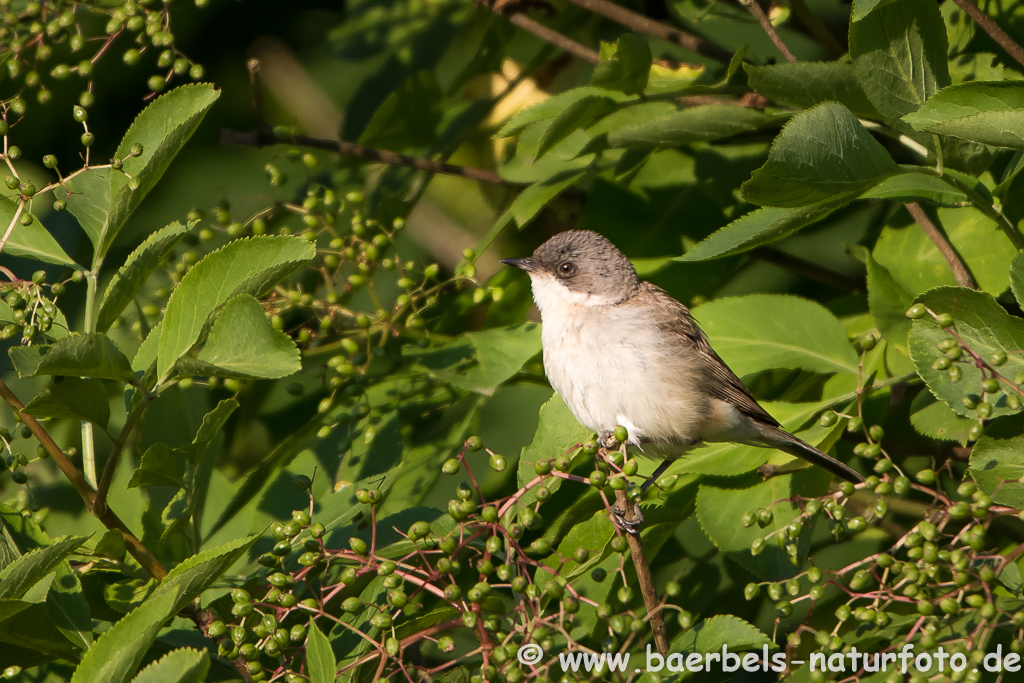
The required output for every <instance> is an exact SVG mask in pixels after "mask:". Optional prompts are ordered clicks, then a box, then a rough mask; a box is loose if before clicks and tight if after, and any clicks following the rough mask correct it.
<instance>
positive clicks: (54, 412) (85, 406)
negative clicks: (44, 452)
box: [24, 377, 110, 429]
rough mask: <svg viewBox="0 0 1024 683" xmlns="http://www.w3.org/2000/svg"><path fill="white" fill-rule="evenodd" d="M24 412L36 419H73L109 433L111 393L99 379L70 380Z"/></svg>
mask: <svg viewBox="0 0 1024 683" xmlns="http://www.w3.org/2000/svg"><path fill="white" fill-rule="evenodd" d="M24 412H26V413H28V414H29V415H34V416H35V417H52V418H72V419H75V420H85V421H87V422H92V423H93V424H97V425H99V426H100V427H103V428H104V429H106V427H107V422H108V421H109V420H110V404H109V401H108V400H107V390H106V388H105V387H104V386H103V382H101V381H100V380H98V379H79V378H77V377H69V378H67V379H65V380H64V381H62V382H55V383H54V384H51V385H50V386H48V387H46V388H45V389H43V390H42V391H41V392H40V393H39V395H38V396H36V397H35V398H34V399H32V400H31V401H29V402H28V404H27V405H26V406H25V410H24Z"/></svg>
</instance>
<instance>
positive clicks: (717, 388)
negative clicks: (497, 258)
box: [502, 230, 864, 490]
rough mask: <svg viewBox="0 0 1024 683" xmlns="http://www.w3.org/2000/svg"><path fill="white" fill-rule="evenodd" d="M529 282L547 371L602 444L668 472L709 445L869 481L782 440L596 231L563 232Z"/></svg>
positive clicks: (539, 256)
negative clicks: (741, 447) (616, 442)
mask: <svg viewBox="0 0 1024 683" xmlns="http://www.w3.org/2000/svg"><path fill="white" fill-rule="evenodd" d="M502 263H505V264H508V265H511V266H516V267H517V268H521V269H523V270H525V271H526V272H527V273H528V274H529V276H530V281H531V284H532V286H533V300H534V301H535V302H536V304H537V308H539V309H540V316H541V344H542V347H543V350H544V370H545V372H546V373H547V376H548V380H549V381H550V382H551V386H552V387H554V389H555V391H557V392H558V393H559V395H561V397H562V399H563V400H564V401H565V403H566V405H568V406H569V409H570V410H571V411H572V414H573V415H574V416H575V417H576V419H577V420H579V422H580V423H581V424H583V425H584V426H585V427H587V428H589V429H592V430H594V431H595V432H597V433H598V434H599V435H600V440H601V442H602V443H607V442H608V441H609V440H610V437H611V435H612V433H613V432H612V430H614V428H615V427H616V426H618V425H621V426H623V427H625V428H626V429H627V430H628V433H629V442H630V445H632V446H634V447H637V448H640V449H641V450H642V449H643V446H644V445H649V446H650V450H651V451H652V454H654V455H658V456H660V457H663V458H666V460H665V462H663V463H662V464H661V466H659V467H658V469H657V471H655V473H654V474H653V475H652V476H651V478H650V479H648V481H647V482H646V483H645V485H644V487H643V489H644V490H646V489H647V487H648V486H649V485H650V484H651V482H652V481H654V480H655V479H656V478H657V477H658V476H660V475H661V474H662V473H663V472H664V471H665V469H667V467H668V465H669V464H670V463H671V460H672V459H674V458H675V457H677V456H678V455H680V454H682V453H684V452H686V451H687V450H689V449H691V448H693V447H694V446H697V445H698V444H700V443H702V442H715V441H729V442H734V443H742V444H749V445H754V446H763V447H766V448H777V449H779V450H781V451H784V452H786V453H789V454H790V455H795V456H797V457H799V458H803V459H804V460H807V461H808V462H811V463H813V464H815V465H818V466H819V467H822V468H824V469H826V470H828V471H829V472H831V473H832V474H834V475H836V476H838V477H840V478H842V479H845V480H846V481H850V482H853V483H860V482H863V481H864V478H863V477H862V476H860V475H859V474H858V473H857V472H855V471H854V470H852V469H850V468H849V467H847V466H846V465H844V464H843V463H841V462H839V461H838V460H836V459H835V458H832V457H830V456H828V455H826V454H825V453H822V452H821V451H819V450H818V449H817V448H815V447H814V446H811V445H810V444H807V443H805V442H803V441H801V440H800V439H798V438H797V437H795V436H793V435H792V434H790V433H788V432H786V431H785V430H783V429H782V427H781V425H780V424H779V423H778V421H777V420H776V419H775V418H773V417H772V416H771V415H769V414H768V413H767V412H766V411H765V409H764V408H762V407H761V406H760V405H759V404H758V403H757V400H755V399H754V397H753V396H752V395H751V394H750V391H749V390H748V389H747V387H746V386H744V384H743V382H742V381H740V379H739V377H737V376H736V374H735V373H734V372H733V371H732V370H730V369H729V366H728V365H726V364H725V361H723V360H722V359H721V358H719V356H718V354H717V353H715V351H714V349H712V348H711V345H710V344H709V343H708V339H707V337H706V336H705V335H704V332H703V330H701V328H700V327H699V326H698V324H697V322H696V321H695V320H694V318H693V316H692V315H691V314H690V309H688V308H687V307H686V306H684V305H683V304H681V303H679V302H678V301H676V300H675V299H673V298H672V297H671V296H669V295H668V294H667V293H666V292H665V291H664V290H662V289H660V288H659V287H656V286H655V285H652V284H651V283H649V282H644V281H642V280H640V278H639V277H638V276H637V274H636V270H635V269H634V268H633V264H631V263H630V262H629V259H627V258H626V257H625V255H623V253H622V252H620V251H619V250H618V249H616V248H615V245H613V244H612V243H611V242H609V241H608V240H607V239H605V238H604V237H602V236H601V235H599V234H597V233H596V232H591V231H589V230H568V231H566V232H561V233H559V234H557V235H555V236H554V237H552V238H551V239H549V240H548V241H547V242H545V243H544V244H542V245H541V246H540V247H538V248H537V250H536V251H535V252H534V253H533V256H531V257H529V258H510V259H505V260H503V261H502Z"/></svg>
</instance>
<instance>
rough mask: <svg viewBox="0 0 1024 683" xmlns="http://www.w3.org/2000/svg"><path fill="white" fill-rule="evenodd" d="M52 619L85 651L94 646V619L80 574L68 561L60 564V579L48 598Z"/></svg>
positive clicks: (57, 576)
mask: <svg viewBox="0 0 1024 683" xmlns="http://www.w3.org/2000/svg"><path fill="white" fill-rule="evenodd" d="M46 608H47V612H48V613H49V615H50V620H51V621H52V622H53V624H54V626H56V627H57V628H58V629H60V632H61V633H63V634H64V635H65V636H67V638H68V640H70V641H71V642H72V643H74V644H75V646H76V647H79V648H81V649H83V650H88V649H89V648H90V647H91V646H92V616H91V613H90V610H89V601H88V600H86V598H85V593H84V592H82V583H81V582H80V581H79V580H78V574H76V573H75V572H74V570H72V569H71V565H70V564H69V563H68V562H66V561H65V562H62V563H61V564H59V565H57V571H56V576H54V579H53V583H51V584H50V591H49V592H48V593H47V595H46Z"/></svg>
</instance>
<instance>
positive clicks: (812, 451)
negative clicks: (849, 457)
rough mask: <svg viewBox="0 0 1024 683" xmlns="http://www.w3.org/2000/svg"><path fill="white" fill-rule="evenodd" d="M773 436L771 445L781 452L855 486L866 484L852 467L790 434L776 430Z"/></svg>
mask: <svg viewBox="0 0 1024 683" xmlns="http://www.w3.org/2000/svg"><path fill="white" fill-rule="evenodd" d="M771 436H772V437H773V438H771V439H770V445H771V446H773V447H775V448H778V449H779V450H780V451H783V452H785V453H789V454H790V455H795V456H796V457H798V458H802V459H803V460H806V461H807V462H809V463H811V464H812V465H817V466H818V467H820V468H822V469H823V470H826V471H828V472H831V473H832V474H834V475H836V476H837V477H839V478H840V479H845V480H846V481H849V482H852V483H854V484H861V483H863V482H864V477H862V476H861V475H859V474H858V473H857V472H855V471H854V470H853V469H851V468H850V467H848V466H846V465H844V464H843V463H841V462H839V461H838V460H836V459H835V458H833V457H832V456H830V455H826V454H825V453H822V452H821V451H819V450H818V449H817V448H815V447H814V446H812V445H810V444H809V443H805V442H803V441H801V440H800V439H798V438H796V437H795V436H793V435H792V434H789V433H788V432H784V431H782V430H781V429H778V430H775V432H774V433H773V434H772V435H771Z"/></svg>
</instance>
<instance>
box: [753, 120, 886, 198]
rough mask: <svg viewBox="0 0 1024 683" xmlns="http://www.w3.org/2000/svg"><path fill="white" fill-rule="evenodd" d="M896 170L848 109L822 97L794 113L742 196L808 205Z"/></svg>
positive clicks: (861, 187) (864, 185)
mask: <svg viewBox="0 0 1024 683" xmlns="http://www.w3.org/2000/svg"><path fill="white" fill-rule="evenodd" d="M898 170H899V167H898V166H897V165H896V162H895V161H893V160H892V157H890V156H889V153H888V152H886V151H885V148H884V147H882V145H881V144H879V142H878V141H877V140H875V139H874V138H873V137H871V135H870V134H869V133H868V132H867V131H866V130H864V127H863V126H862V125H861V124H860V122H859V121H858V120H857V118H856V117H855V116H854V115H853V114H852V113H850V110H849V109H847V108H846V107H844V106H843V105H841V104H836V103H834V102H826V103H825V104H819V105H818V106H816V107H814V108H812V109H808V110H807V111H805V112H801V113H800V114H797V115H796V116H794V117H793V118H792V119H791V120H790V122H789V123H787V124H786V125H785V126H784V127H783V129H782V132H781V133H779V135H778V137H776V138H775V142H774V143H772V147H771V150H770V151H769V152H768V161H767V162H766V163H765V165H764V166H762V167H761V168H759V169H757V170H756V171H754V173H753V174H752V175H751V177H750V180H748V181H747V182H745V183H743V186H742V192H743V196H744V198H745V199H747V200H748V201H750V202H753V203H755V204H762V205H766V206H783V207H796V206H809V205H812V204H815V203H817V202H821V201H823V200H829V199H831V200H833V201H836V200H838V199H839V198H838V197H837V195H847V196H849V197H850V198H852V197H853V196H856V195H858V194H860V193H861V192H863V191H864V190H866V189H868V188H869V187H871V186H872V185H875V184H876V183H878V182H879V181H881V180H882V179H883V178H885V177H886V176H889V175H892V174H893V173H896V172H897V171H898Z"/></svg>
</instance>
